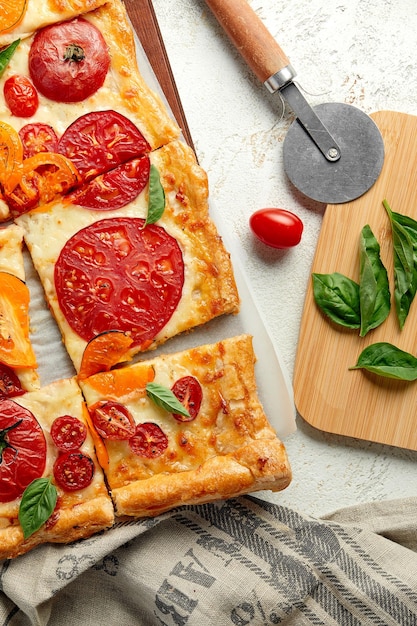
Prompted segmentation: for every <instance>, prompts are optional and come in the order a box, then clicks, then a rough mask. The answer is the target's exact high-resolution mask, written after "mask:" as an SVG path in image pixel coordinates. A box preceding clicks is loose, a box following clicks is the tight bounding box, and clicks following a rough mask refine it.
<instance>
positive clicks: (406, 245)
mask: <svg viewBox="0 0 417 626" xmlns="http://www.w3.org/2000/svg"><path fill="white" fill-rule="evenodd" d="M382 204H383V205H384V207H385V210H386V211H387V213H388V216H389V219H390V222H391V230H392V241H393V248H394V302H395V310H396V313H397V318H398V322H399V324H400V328H401V329H402V328H403V327H404V324H405V320H406V319H407V316H408V313H409V311H410V307H411V303H412V302H413V300H414V297H415V295H416V292H417V222H416V221H415V220H413V219H412V218H411V217H408V216H406V215H401V214H400V213H395V212H394V211H392V210H391V208H390V206H389V204H388V202H387V201H386V200H384V201H383V203H382Z"/></svg>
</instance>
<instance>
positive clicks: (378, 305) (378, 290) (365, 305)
mask: <svg viewBox="0 0 417 626" xmlns="http://www.w3.org/2000/svg"><path fill="white" fill-rule="evenodd" d="M359 260H360V278H359V302H360V311H361V329H360V336H361V337H364V336H365V335H366V333H367V332H369V331H370V330H372V329H373V328H376V327H377V326H379V325H380V324H382V322H383V321H384V320H385V319H386V318H387V317H388V315H389V312H390V308H391V295H390V289H389V282H388V273H387V270H386V269H385V267H384V265H383V263H382V261H381V257H380V246H379V243H378V241H377V240H376V238H375V236H374V234H373V232H372V230H371V227H370V226H369V225H366V226H364V227H363V228H362V231H361V236H360V245H359Z"/></svg>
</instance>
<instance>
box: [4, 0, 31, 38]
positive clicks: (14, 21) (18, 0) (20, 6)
mask: <svg viewBox="0 0 417 626" xmlns="http://www.w3.org/2000/svg"><path fill="white" fill-rule="evenodd" d="M27 3H28V0H2V1H1V3H0V33H5V32H7V31H8V30H13V28H16V26H18V24H19V23H20V22H21V21H22V19H23V16H24V15H25V13H26V7H27Z"/></svg>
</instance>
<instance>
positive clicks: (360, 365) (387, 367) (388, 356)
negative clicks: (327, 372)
mask: <svg viewBox="0 0 417 626" xmlns="http://www.w3.org/2000/svg"><path fill="white" fill-rule="evenodd" d="M349 369H351V370H355V369H365V370H367V371H369V372H372V373H374V374H378V375H379V376H385V377H386V378H395V379H396V380H405V381H414V380H417V358H416V357H415V356H413V355H412V354H410V353H409V352H404V350H400V348H397V347H396V346H394V345H392V344H391V343H387V342H383V341H382V342H378V343H373V344H371V345H370V346H367V347H366V348H365V349H364V350H363V351H362V352H361V354H360V355H359V358H358V361H357V363H356V365H354V366H352V367H350V368H349Z"/></svg>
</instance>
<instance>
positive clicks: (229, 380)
mask: <svg viewBox="0 0 417 626" xmlns="http://www.w3.org/2000/svg"><path fill="white" fill-rule="evenodd" d="M254 362H255V356H254V353H253V348H252V340H251V337H249V336H247V335H242V336H238V337H234V338H230V339H227V340H224V341H220V342H218V343H216V344H212V345H205V346H201V347H196V348H194V349H190V350H186V351H183V352H180V353H176V354H170V355H164V356H160V357H155V358H154V359H152V360H149V361H142V362H138V363H135V364H133V365H128V366H126V367H123V368H119V369H115V370H112V371H110V372H103V373H100V374H96V375H94V376H91V377H90V378H88V379H86V380H84V381H81V383H80V384H81V387H82V389H83V393H84V396H85V398H86V401H87V406H88V410H89V412H90V416H91V421H92V424H93V427H94V428H95V429H96V431H97V433H98V435H99V436H101V437H102V440H103V442H104V444H105V446H106V449H107V452H108V456H109V463H108V466H107V467H106V469H105V475H106V479H107V482H108V485H109V488H110V493H111V496H112V498H113V501H114V505H115V509H116V515H118V516H121V515H128V516H135V517H136V516H139V517H141V516H154V515H157V514H159V513H161V512H162V511H165V510H168V509H171V508H173V507H176V506H180V505H183V504H192V503H202V502H209V501H211V500H218V499H222V498H228V497H233V496H236V495H238V494H243V493H248V492H253V491H259V490H263V489H268V490H272V491H279V490H282V489H284V488H285V487H287V485H288V484H289V483H290V480H291V469H290V466H289V462H288V459H287V455H286V451H285V448H284V445H283V444H282V442H281V441H280V440H279V439H278V438H277V436H276V434H275V432H274V430H273V429H272V427H271V426H270V424H269V422H268V420H267V417H266V416H265V413H264V411H263V408H262V405H261V403H260V401H259V399H258V396H257V389H256V381H255V375H254Z"/></svg>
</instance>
